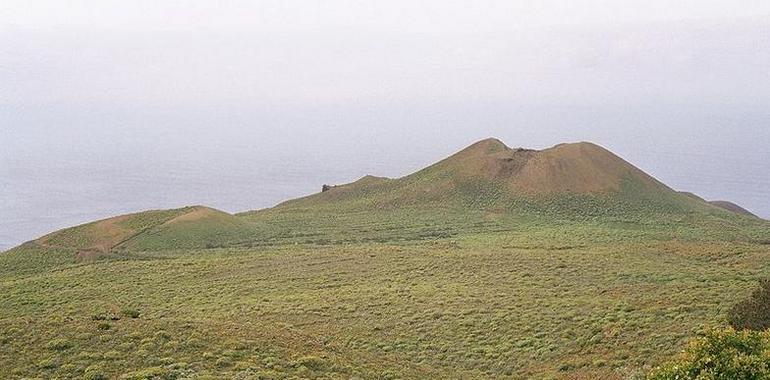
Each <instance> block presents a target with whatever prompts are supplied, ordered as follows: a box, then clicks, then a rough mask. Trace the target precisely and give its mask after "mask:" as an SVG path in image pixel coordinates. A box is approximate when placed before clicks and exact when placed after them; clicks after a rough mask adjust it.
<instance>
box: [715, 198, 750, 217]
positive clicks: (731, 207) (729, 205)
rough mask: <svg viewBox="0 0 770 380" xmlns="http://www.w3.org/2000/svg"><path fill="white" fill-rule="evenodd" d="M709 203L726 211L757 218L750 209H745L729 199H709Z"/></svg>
mask: <svg viewBox="0 0 770 380" xmlns="http://www.w3.org/2000/svg"><path fill="white" fill-rule="evenodd" d="M709 203H710V204H712V205H714V206H717V207H719V208H722V209H725V210H727V211H732V212H734V213H736V214H741V215H745V216H751V217H754V218H758V216H756V215H754V214H753V213H751V211H749V210H746V209H745V208H743V207H741V206H738V205H737V204H735V203H733V202H730V201H709Z"/></svg>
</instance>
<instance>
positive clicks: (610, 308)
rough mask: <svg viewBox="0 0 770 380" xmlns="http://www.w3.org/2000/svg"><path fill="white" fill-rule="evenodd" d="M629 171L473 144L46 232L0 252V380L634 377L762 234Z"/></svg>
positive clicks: (759, 266) (756, 247) (594, 156)
mask: <svg viewBox="0 0 770 380" xmlns="http://www.w3.org/2000/svg"><path fill="white" fill-rule="evenodd" d="M562 150H566V151H567V153H569V154H568V156H569V161H564V162H567V163H564V162H562V161H559V157H558V154H557V153H559V152H561V151H562ZM629 166H630V165H628V164H627V163H625V162H624V161H622V160H620V159H619V158H613V157H612V156H608V152H605V151H602V150H599V148H598V147H596V146H593V145H590V144H578V145H571V146H567V147H561V148H560V147H557V148H553V149H550V150H547V154H543V155H542V156H539V155H538V153H537V152H534V151H521V150H510V149H508V148H507V147H504V146H501V143H499V142H497V141H491V140H485V141H484V142H481V143H479V144H475V145H473V146H471V147H470V148H468V149H466V150H464V151H463V152H460V153H458V155H455V156H453V157H450V158H449V159H447V160H444V161H441V162H439V163H438V164H436V165H434V166H431V167H429V168H426V169H425V170H423V171H420V172H417V173H415V174H413V175H410V176H407V177H404V178H402V179H395V180H391V179H382V178H376V177H365V178H363V179H362V180H360V181H358V182H355V183H353V184H349V185H343V186H337V187H333V188H331V189H330V190H328V191H325V192H322V193H319V194H316V195H313V196H309V197H306V198H301V199H298V200H293V201H289V202H286V203H284V204H282V205H279V206H277V207H275V208H271V209H267V210H260V211H254V212H248V213H244V214H239V215H230V214H227V213H224V212H221V211H217V210H213V209H210V208H206V207H202V206H195V207H187V208H182V209H177V210H167V211H149V212H144V213H137V214H131V215H126V216H120V217H116V218H111V219H107V220H103V221H97V222H93V223H89V224H85V225H82V226H77V227H74V228H70V229H66V230H62V231H58V232H55V233H52V234H49V235H46V236H44V237H42V238H40V239H37V240H35V241H33V242H29V243H27V244H24V245H22V246H20V247H18V248H15V249H13V250H10V251H8V252H5V253H2V254H0V295H1V296H0V378H11V379H14V378H41V379H50V378H60V379H70V378H86V379H113V378H119V379H231V378H232V379H303V378H310V379H315V378H317V379H426V378H435V379H479V378H513V379H519V378H536V379H546V378H554V379H561V378H564V379H596V378H599V379H643V378H644V376H645V374H646V373H648V371H649V370H650V368H651V367H652V366H653V365H655V364H657V363H660V362H661V361H663V360H664V359H667V358H669V357H670V356H671V355H672V354H674V353H676V352H678V351H680V350H681V349H682V347H683V344H684V342H685V341H686V340H687V339H688V338H690V337H692V336H693V335H694V334H696V333H697V332H698V331H701V330H703V329H705V328H707V327H709V326H718V325H722V324H724V321H725V318H726V315H725V313H726V311H727V310H728V309H729V308H730V306H731V305H732V304H733V303H734V302H735V301H736V300H738V299H741V298H743V297H744V296H746V295H747V294H748V293H749V292H750V290H751V289H752V288H753V287H754V286H755V285H756V282H757V280H759V279H760V278H764V277H768V276H770V222H767V221H763V220H760V219H756V218H752V217H748V216H741V215H738V214H734V213H731V212H728V211H725V210H722V209H719V208H717V207H715V206H712V205H709V204H708V203H706V202H704V201H703V200H700V199H698V198H696V197H692V196H688V195H684V194H680V193H677V192H675V191H673V190H671V189H669V188H667V187H665V185H663V184H660V183H659V182H657V181H655V180H654V179H652V178H651V177H648V176H646V175H644V174H643V173H641V172H639V171H638V169H635V168H633V167H629ZM543 168H545V169H543ZM549 168H550V169H549ZM553 168H555V169H553ZM541 169H542V170H545V171H544V172H542V173H541V172H538V171H537V170H541ZM551 169H553V170H551ZM549 170H551V171H549ZM597 171H602V172H601V173H602V174H601V175H600V176H598V177H599V178H600V179H601V181H600V182H597V183H584V182H585V181H584V180H585V179H586V178H590V177H591V176H592V175H593V173H596V172H597ZM567 172H568V173H573V172H576V173H578V175H576V176H575V177H574V178H569V179H568V180H564V181H559V180H558V177H555V175H557V174H558V175H562V174H563V173H567ZM501 173H502V174H501ZM512 173H514V174H512ZM516 173H524V174H516ZM581 173H582V174H581ZM610 174H612V175H610ZM525 175H526V181H524V180H523V179H522V178H525V177H522V176H525ZM576 178H577V179H580V180H581V181H583V182H581V181H577V180H576ZM554 183H557V184H558V186H556V187H554V188H558V189H561V188H562V187H565V186H569V187H570V188H594V187H596V186H599V185H601V186H604V187H606V188H607V191H606V192H600V193H577V192H567V193H558V194H555V193H550V192H549V191H546V190H547V188H545V187H548V186H552V185H553V184H554ZM528 184H533V185H532V186H535V185H536V186H535V187H537V188H538V189H539V190H538V191H539V193H538V195H523V194H524V193H522V191H523V190H521V189H523V187H525V186H529V185H528ZM512 186H513V187H515V188H516V189H519V190H517V191H512V190H511V187H512ZM544 186H545V187H544ZM543 189H545V190H543Z"/></svg>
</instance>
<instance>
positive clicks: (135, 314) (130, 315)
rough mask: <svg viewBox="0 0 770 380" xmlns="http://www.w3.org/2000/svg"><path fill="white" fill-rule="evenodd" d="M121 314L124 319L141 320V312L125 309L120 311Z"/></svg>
mask: <svg viewBox="0 0 770 380" xmlns="http://www.w3.org/2000/svg"><path fill="white" fill-rule="evenodd" d="M120 314H122V315H123V316H124V317H127V318H132V319H136V318H139V315H140V313H139V310H136V309H131V308H125V309H123V310H121V311H120Z"/></svg>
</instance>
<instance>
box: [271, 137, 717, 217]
mask: <svg viewBox="0 0 770 380" xmlns="http://www.w3.org/2000/svg"><path fill="white" fill-rule="evenodd" d="M621 198H622V199H623V200H625V201H631V202H633V203H638V202H639V201H642V200H646V201H654V202H653V204H658V205H660V203H661V202H662V203H669V205H666V207H669V206H671V205H672V204H678V205H680V206H681V205H683V204H690V206H693V207H704V204H697V205H696V203H703V202H694V201H693V200H692V199H690V198H688V197H685V196H683V195H681V194H679V193H677V192H676V191H674V190H672V189H671V188H669V187H667V186H666V185H664V184H663V183H661V182H659V181H657V180H656V179H655V178H653V177H651V176H650V175H648V174H646V173H645V172H643V171H642V170H640V169H638V168H636V167H635V166H633V165H631V164H630V163H628V162H626V161H625V160H623V159H622V158H620V157H618V156H617V155H615V154H613V153H612V152H610V151H608V150H606V149H604V148H602V147H600V146H599V145H596V144H593V143H588V142H579V143H569V144H559V145H556V146H554V147H551V148H547V149H543V150H535V149H526V148H510V147H508V146H507V145H505V144H504V143H503V142H501V141H500V140H498V139H494V138H488V139H484V140H481V141H478V142H476V143H474V144H472V145H470V146H468V147H467V148H465V149H463V150H461V151H459V152H457V153H455V154H453V155H451V156H450V157H447V158H446V159H444V160H441V161H439V162H437V163H436V164H433V165H431V166H428V167H426V168H424V169H422V170H420V171H418V172H416V173H413V174H410V175H407V176H405V177H402V178H398V179H387V178H381V177H372V176H366V177H364V178H362V179H360V180H358V181H356V182H353V183H349V184H345V185H338V186H332V187H328V188H327V191H324V192H322V193H318V194H314V195H311V196H309V197H305V198H300V199H296V200H292V201H288V202H285V203H282V204H280V205H278V206H277V208H278V209H281V208H294V207H316V206H322V205H323V204H334V205H335V206H336V207H340V206H344V207H354V208H359V209H361V208H363V209H365V208H370V207H375V208H394V207H402V206H410V205H411V206H425V205H427V204H434V205H435V204H441V205H442V207H453V206H461V207H471V208H487V207H494V208H497V209H509V208H512V207H513V208H516V207H518V208H521V207H527V208H536V207H538V204H540V205H541V206H545V204H544V202H545V203H552V202H554V201H559V202H561V201H565V200H567V199H571V200H573V201H574V202H571V203H573V205H572V206H573V208H574V207H577V208H580V207H581V206H580V204H579V203H580V202H581V201H587V200H591V202H588V203H586V205H591V204H595V203H596V201H612V200H621ZM606 206H607V207H608V208H611V206H612V205H609V204H608V205H606ZM705 207H708V206H707V205H705Z"/></svg>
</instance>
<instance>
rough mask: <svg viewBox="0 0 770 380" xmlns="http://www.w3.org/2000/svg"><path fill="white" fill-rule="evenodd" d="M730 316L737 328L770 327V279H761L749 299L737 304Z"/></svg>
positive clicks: (761, 328)
mask: <svg viewBox="0 0 770 380" xmlns="http://www.w3.org/2000/svg"><path fill="white" fill-rule="evenodd" d="M728 318H729V321H730V325H732V326H733V327H735V328H736V329H750V330H765V329H767V328H768V327H770V279H764V280H761V281H760V282H759V287H757V288H756V289H755V290H754V291H753V292H752V293H751V296H749V298H748V299H746V300H743V301H741V302H738V303H737V304H735V306H733V307H732V309H730V312H729V314H728Z"/></svg>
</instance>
